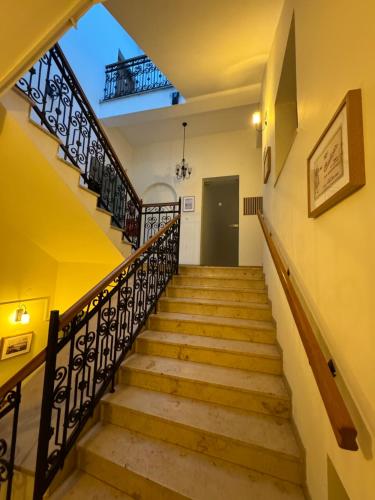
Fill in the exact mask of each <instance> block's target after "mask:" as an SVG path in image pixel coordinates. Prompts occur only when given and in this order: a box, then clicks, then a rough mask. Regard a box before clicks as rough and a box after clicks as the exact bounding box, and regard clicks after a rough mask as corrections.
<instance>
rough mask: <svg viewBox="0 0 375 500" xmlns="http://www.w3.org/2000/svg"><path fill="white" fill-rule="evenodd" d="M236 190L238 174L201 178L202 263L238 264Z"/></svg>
mask: <svg viewBox="0 0 375 500" xmlns="http://www.w3.org/2000/svg"><path fill="white" fill-rule="evenodd" d="M238 190H239V179H238V176H230V177H211V178H209V179H203V200H202V235H201V264H202V265H203V266H238V203H239V193H238Z"/></svg>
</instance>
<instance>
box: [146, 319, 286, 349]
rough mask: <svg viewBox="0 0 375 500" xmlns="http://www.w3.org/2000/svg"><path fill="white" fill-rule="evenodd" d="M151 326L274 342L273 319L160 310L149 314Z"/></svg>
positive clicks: (174, 330) (161, 329) (207, 334)
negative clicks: (226, 316)
mask: <svg viewBox="0 0 375 500" xmlns="http://www.w3.org/2000/svg"><path fill="white" fill-rule="evenodd" d="M149 329H150V330H160V331H167V332H176V333H187V334H190V335H201V336H208V337H216V338H224V339H225V338H226V339H231V340H248V341H250V342H261V343H264V344H274V343H275V339H276V332H275V327H274V324H273V322H271V321H256V320H252V319H238V318H223V317H215V316H205V315H199V314H182V313H168V312H160V313H158V314H152V315H151V316H150V318H149Z"/></svg>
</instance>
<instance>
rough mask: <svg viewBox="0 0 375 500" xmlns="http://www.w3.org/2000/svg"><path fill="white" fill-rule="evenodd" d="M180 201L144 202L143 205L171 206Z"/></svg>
mask: <svg viewBox="0 0 375 500" xmlns="http://www.w3.org/2000/svg"><path fill="white" fill-rule="evenodd" d="M179 203H180V202H179V201H170V202H163V203H143V205H142V207H144V208H147V207H170V206H172V205H178V204H179Z"/></svg>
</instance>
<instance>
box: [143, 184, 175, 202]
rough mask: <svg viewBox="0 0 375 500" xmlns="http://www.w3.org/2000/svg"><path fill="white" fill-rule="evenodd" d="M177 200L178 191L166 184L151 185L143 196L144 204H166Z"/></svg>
mask: <svg viewBox="0 0 375 500" xmlns="http://www.w3.org/2000/svg"><path fill="white" fill-rule="evenodd" d="M177 199H178V198H177V193H176V191H175V190H174V189H173V187H172V186H171V185H170V184H167V183H166V182H155V183H154V184H150V186H148V187H147V189H146V190H145V191H144V192H143V194H142V200H143V203H166V202H168V201H177Z"/></svg>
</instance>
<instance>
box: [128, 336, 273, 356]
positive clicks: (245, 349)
mask: <svg viewBox="0 0 375 500" xmlns="http://www.w3.org/2000/svg"><path fill="white" fill-rule="evenodd" d="M138 339H142V340H147V341H150V342H162V343H166V344H174V345H179V346H189V347H195V348H201V349H210V350H215V351H222V352H229V353H232V354H242V355H246V354H248V355H251V356H259V357H263V358H272V359H280V357H281V354H280V350H279V348H278V347H277V345H275V344H261V343H258V342H249V341H246V340H228V339H218V338H215V337H205V336H200V335H188V334H185V333H175V332H164V331H159V330H145V331H144V332H142V333H141V334H140V335H139V336H138Z"/></svg>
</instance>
